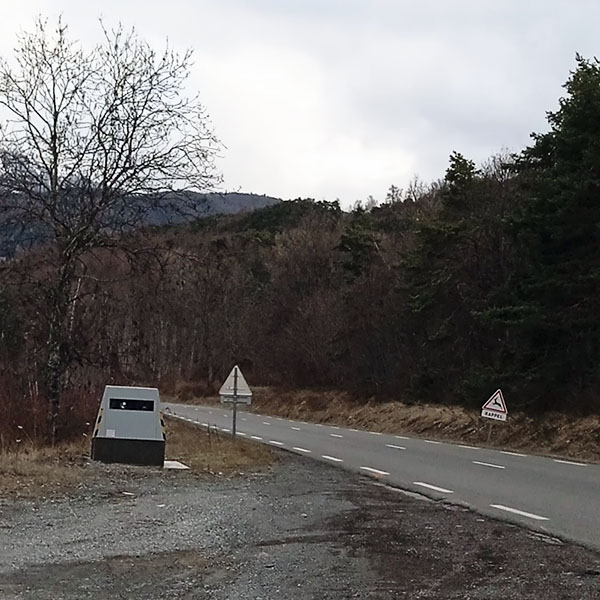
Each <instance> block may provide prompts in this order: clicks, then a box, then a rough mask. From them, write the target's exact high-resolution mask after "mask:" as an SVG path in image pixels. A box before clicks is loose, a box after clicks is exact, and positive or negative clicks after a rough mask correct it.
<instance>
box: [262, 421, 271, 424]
mask: <svg viewBox="0 0 600 600" xmlns="http://www.w3.org/2000/svg"><path fill="white" fill-rule="evenodd" d="M262 424H263V425H270V424H271V423H269V421H263V422H262Z"/></svg>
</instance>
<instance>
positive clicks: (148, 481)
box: [0, 455, 600, 600]
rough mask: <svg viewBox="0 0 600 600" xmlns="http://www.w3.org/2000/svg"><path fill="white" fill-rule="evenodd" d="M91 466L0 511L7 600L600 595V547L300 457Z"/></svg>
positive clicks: (1, 571) (2, 594)
mask: <svg viewBox="0 0 600 600" xmlns="http://www.w3.org/2000/svg"><path fill="white" fill-rule="evenodd" d="M88 468H89V469H90V470H92V471H93V477H91V478H88V479H87V480H86V481H87V483H86V484H85V486H84V487H82V488H81V489H80V490H79V492H78V494H77V495H75V496H74V497H71V498H63V499H54V500H52V499H46V500H38V501H28V502H24V501H19V502H13V501H6V500H4V501H2V502H1V503H0V598H2V600H13V599H17V598H19V599H24V598H32V599H33V598H35V599H36V600H47V599H51V600H59V599H60V600H63V599H64V600H70V599H73V600H75V599H77V600H83V599H86V598H124V599H125V598H127V599H128V600H148V599H154V598H156V599H159V598H160V599H192V598H200V599H204V598H206V599H212V600H223V599H236V600H246V599H248V600H250V599H252V600H259V599H261V600H270V599H273V600H275V599H278V600H279V599H289V600H296V599H298V600H300V599H302V600H307V599H311V598H312V599H319V600H320V599H329V598H340V599H344V598H376V599H388V598H410V599H416V598H419V599H421V598H427V599H429V598H431V599H434V598H435V599H459V598H460V599H461V600H465V599H472V600H475V599H477V600H479V599H486V600H487V599H489V600H492V599H494V600H495V599H505V598H506V599H509V598H510V599H514V598H519V599H520V598H523V599H529V598H530V599H536V600H539V599H544V600H557V599H577V600H585V599H590V600H592V599H594V600H598V598H600V555H599V554H598V553H597V552H593V551H591V550H587V549H585V548H581V547H579V546H575V545H572V544H568V543H563V542H561V541H559V540H555V539H551V538H546V537H543V536H541V535H539V534H534V533H532V532H529V531H527V530H524V529H521V528H518V527H516V526H513V525H510V524H507V523H503V522H500V521H496V520H493V519H490V518H488V517H482V516H480V515H477V514H475V513H472V512H469V511H467V510H464V509H462V508H458V507H456V506H450V505H444V504H441V503H438V502H432V501H428V500H424V499H422V498H418V497H415V496H412V495H407V494H404V493H401V492H398V491H396V490H392V489H389V488H386V487H385V486H382V485H380V484H378V483H377V482H375V481H372V480H369V479H366V478H361V477H359V476H357V475H354V474H351V473H348V472H346V471H343V470H341V469H336V468H333V467H330V466H328V465H324V464H321V463H317V462H314V461H310V460H305V459H302V458H300V457H294V456H290V455H284V458H283V460H282V461H281V462H280V463H278V464H277V465H276V466H275V467H272V468H271V470H269V471H268V472H265V473H262V474H251V475H238V476H236V477H234V478H230V479H205V478H198V477H197V476H194V475H193V474H191V473H186V472H181V471H179V472H173V471H171V472H161V471H158V470H153V469H142V468H136V467H121V466H104V465H97V464H92V465H90V466H89V467H88Z"/></svg>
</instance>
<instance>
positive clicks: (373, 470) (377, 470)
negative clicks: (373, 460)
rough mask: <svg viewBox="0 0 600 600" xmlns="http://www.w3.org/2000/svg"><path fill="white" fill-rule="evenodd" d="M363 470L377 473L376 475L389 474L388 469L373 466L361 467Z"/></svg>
mask: <svg viewBox="0 0 600 600" xmlns="http://www.w3.org/2000/svg"><path fill="white" fill-rule="evenodd" d="M361 469H362V470H363V471H368V472H369V473H375V475H389V473H388V472H387V471H380V470H379V469H373V468H372V467H361Z"/></svg>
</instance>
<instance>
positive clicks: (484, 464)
mask: <svg viewBox="0 0 600 600" xmlns="http://www.w3.org/2000/svg"><path fill="white" fill-rule="evenodd" d="M472 462H473V464H474V465H481V466H482V467H492V468H493V469H506V467H505V466H504V465H493V464H492V463H486V462H480V461H478V460H474V461H472Z"/></svg>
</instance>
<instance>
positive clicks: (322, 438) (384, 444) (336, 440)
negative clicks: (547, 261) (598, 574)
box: [163, 403, 600, 549]
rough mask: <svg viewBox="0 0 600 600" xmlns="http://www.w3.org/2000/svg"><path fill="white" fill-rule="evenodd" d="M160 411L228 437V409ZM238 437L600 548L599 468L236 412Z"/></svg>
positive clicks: (176, 406) (168, 406)
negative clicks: (211, 428)
mask: <svg viewBox="0 0 600 600" xmlns="http://www.w3.org/2000/svg"><path fill="white" fill-rule="evenodd" d="M163 410H164V411H165V412H166V414H171V415H173V416H177V417H179V418H184V419H186V420H188V421H192V422H195V423H199V424H201V425H203V426H204V427H208V426H210V427H217V428H218V429H219V430H220V431H223V432H226V433H230V432H231V423H232V411H231V410H229V408H227V407H222V406H219V405H214V406H193V405H185V404H170V403H165V404H164V405H163ZM237 433H238V435H239V436H240V437H243V438H246V439H250V440H255V441H257V442H262V443H266V444H270V445H272V446H275V447H279V448H282V449H286V450H288V451H291V452H295V453H297V454H301V455H304V456H307V457H311V458H314V459H316V460H321V461H325V462H328V463H330V464H332V465H337V466H339V467H343V468H345V469H349V470H352V471H356V472H359V473H362V474H364V475H369V476H372V477H376V478H378V479H380V480H381V481H383V482H387V483H389V484H390V485H393V486H397V487H400V488H403V489H407V490H411V491H414V492H419V493H422V494H425V495H427V496H430V497H433V498H436V499H443V500H447V501H449V502H453V503H458V504H462V505H466V506H469V507H470V508H472V509H474V510H476V511H478V512H480V513H482V514H485V515H490V516H493V517H496V518H500V519H504V520H508V521H512V522H516V523H519V524H522V525H525V526H527V527H529V528H531V529H534V530H538V531H541V532H543V533H545V534H547V535H549V536H557V537H561V538H565V539H568V540H572V541H576V542H580V543H583V544H586V545H588V546H591V547H593V548H596V549H600V466H598V465H592V464H586V463H582V462H577V461H572V460H561V459H553V458H548V457H542V456H535V455H527V454H524V453H521V452H510V451H500V450H492V449H488V448H482V447H476V446H470V445H463V444H452V443H446V442H439V441H437V440H428V439H423V438H418V437H415V436H402V435H393V434H381V433H377V432H370V431H361V430H356V429H348V428H342V427H337V426H331V425H322V424H315V423H307V422H300V421H292V420H289V419H283V418H280V417H270V416H263V415H258V414H255V413H248V412H245V411H244V410H243V409H242V410H240V409H239V407H238V417H237Z"/></svg>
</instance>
